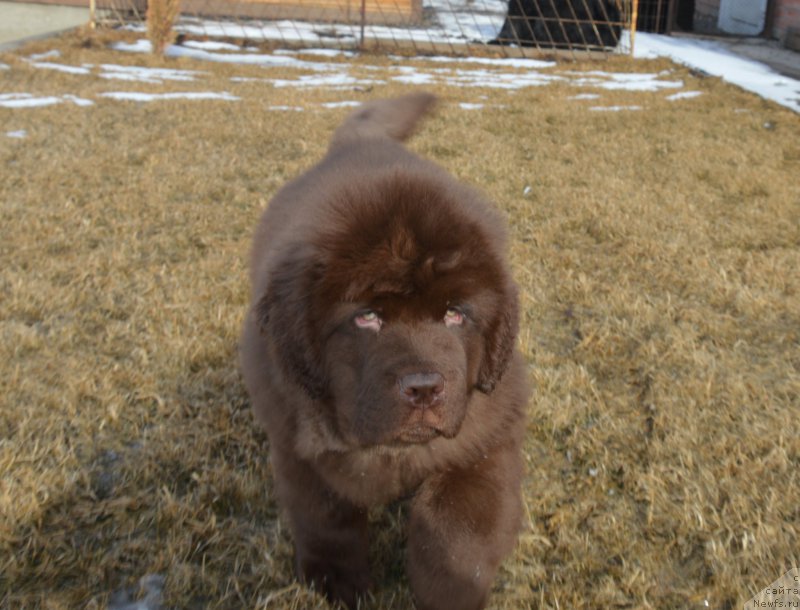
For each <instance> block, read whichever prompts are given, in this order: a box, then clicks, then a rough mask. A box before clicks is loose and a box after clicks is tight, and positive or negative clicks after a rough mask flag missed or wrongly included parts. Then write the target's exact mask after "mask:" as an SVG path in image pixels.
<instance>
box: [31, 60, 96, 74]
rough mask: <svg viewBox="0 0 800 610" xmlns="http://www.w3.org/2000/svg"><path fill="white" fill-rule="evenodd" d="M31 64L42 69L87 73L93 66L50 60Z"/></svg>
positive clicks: (68, 72) (66, 72)
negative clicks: (70, 64) (57, 62)
mask: <svg viewBox="0 0 800 610" xmlns="http://www.w3.org/2000/svg"><path fill="white" fill-rule="evenodd" d="M31 65H32V66H33V67H34V68H39V69H42V70H55V71H56V72H64V73H65V74H79V75H86V74H90V73H91V71H92V67H91V66H89V65H83V66H69V65H66V64H56V63H53V62H49V61H37V62H31Z"/></svg>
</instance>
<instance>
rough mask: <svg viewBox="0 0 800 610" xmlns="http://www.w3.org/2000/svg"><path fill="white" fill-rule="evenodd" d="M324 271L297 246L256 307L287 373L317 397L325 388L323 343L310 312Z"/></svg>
mask: <svg viewBox="0 0 800 610" xmlns="http://www.w3.org/2000/svg"><path fill="white" fill-rule="evenodd" d="M321 274H322V269H321V264H317V263H315V262H314V257H313V255H312V254H311V253H310V252H309V249H308V248H303V247H297V248H295V249H294V250H292V251H290V252H289V253H288V255H287V256H286V257H284V259H283V260H282V261H281V263H280V264H278V265H277V266H276V268H275V270H274V271H273V272H272V276H271V277H270V280H269V283H268V284H267V289H266V292H265V293H264V295H263V296H262V297H261V298H260V299H259V301H258V302H257V303H256V304H255V306H254V314H255V318H256V321H257V323H258V325H259V327H260V328H261V332H262V334H264V335H266V336H268V337H270V338H271V339H272V340H273V341H274V344H275V346H276V347H277V351H278V354H279V356H280V360H281V364H282V366H283V368H284V372H285V373H286V374H287V375H288V376H289V377H291V378H292V379H293V380H294V381H295V382H297V383H298V384H300V386H302V387H303V389H305V391H306V392H307V393H308V395H309V396H311V398H314V399H316V398H321V397H322V396H323V395H324V394H325V391H326V383H325V374H324V370H323V364H322V346H321V345H320V344H319V341H318V340H317V338H316V337H317V336H318V334H317V333H316V329H315V328H314V320H313V317H312V315H311V309H312V303H311V299H312V294H313V286H314V285H315V283H316V282H317V281H318V280H319V278H320V277H321Z"/></svg>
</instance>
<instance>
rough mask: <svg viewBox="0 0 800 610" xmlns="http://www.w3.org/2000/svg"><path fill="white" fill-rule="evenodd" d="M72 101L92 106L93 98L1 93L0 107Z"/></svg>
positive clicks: (78, 104) (30, 106)
mask: <svg viewBox="0 0 800 610" xmlns="http://www.w3.org/2000/svg"><path fill="white" fill-rule="evenodd" d="M65 101H66V102H72V103H73V104H75V105H77V106H91V105H92V104H94V102H92V101H91V100H85V99H82V98H79V97H75V96H74V95H61V96H56V95H45V96H35V95H31V94H30V93H0V107H2V108H38V107H41V106H53V105H55V104H61V103H62V102H65Z"/></svg>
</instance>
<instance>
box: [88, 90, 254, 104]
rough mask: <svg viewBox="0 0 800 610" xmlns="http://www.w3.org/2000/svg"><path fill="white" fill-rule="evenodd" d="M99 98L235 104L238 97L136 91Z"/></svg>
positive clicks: (206, 93) (197, 93) (201, 93)
mask: <svg viewBox="0 0 800 610" xmlns="http://www.w3.org/2000/svg"><path fill="white" fill-rule="evenodd" d="M100 97H105V98H109V99H113V100H118V101H129V102H157V101H164V100H222V101H226V102H235V101H238V100H240V99H241V98H240V97H237V96H235V95H231V94H230V93H228V92H227V91H222V92H213V91H185V92H177V93H141V92H138V91H109V92H106V93H101V94H100Z"/></svg>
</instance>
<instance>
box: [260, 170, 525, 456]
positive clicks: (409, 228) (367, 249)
mask: <svg viewBox="0 0 800 610" xmlns="http://www.w3.org/2000/svg"><path fill="white" fill-rule="evenodd" d="M332 197H333V198H334V201H333V202H332V205H331V206H330V210H329V216H328V217H327V218H325V219H323V222H321V223H320V229H319V230H318V231H317V233H316V235H314V236H313V238H312V239H311V240H310V241H308V242H305V243H302V244H296V245H295V247H294V248H293V249H290V250H288V251H287V252H285V253H284V259H283V260H282V261H280V264H278V265H276V266H275V271H274V272H273V274H272V277H271V278H270V281H269V284H268V288H267V291H266V294H265V295H264V296H263V297H262V298H261V300H260V301H259V302H258V304H257V308H256V315H257V317H258V319H259V322H260V324H261V327H262V331H263V332H264V333H266V334H267V335H269V337H270V338H271V340H272V341H273V342H274V345H275V346H276V349H277V350H278V352H279V354H280V360H281V362H283V363H284V366H285V369H286V373H287V374H288V375H289V376H290V377H291V378H292V379H293V380H294V381H295V382H296V383H297V384H298V385H299V386H300V387H301V388H302V389H303V391H305V392H307V393H308V394H309V395H310V396H311V397H312V398H314V399H316V400H318V401H319V404H320V408H325V409H328V410H329V411H330V413H331V418H330V419H331V421H332V422H333V425H334V426H335V427H336V431H337V432H338V434H339V435H340V436H341V437H342V438H343V439H345V440H346V441H348V442H350V443H351V444H353V445H358V446H369V445H376V444H394V443H420V442H426V441H429V440H431V439H433V438H436V437H438V436H444V437H453V436H455V435H456V434H457V433H458V431H459V429H460V426H461V423H462V421H463V419H464V416H465V414H466V408H467V404H468V399H469V396H470V395H471V393H472V392H474V391H480V392H484V393H489V392H491V391H492V390H493V389H494V386H495V384H496V383H497V382H498V381H499V380H500V378H501V377H502V375H503V372H504V371H505V369H506V367H507V365H508V362H509V360H510V357H511V354H512V351H513V347H514V342H515V339H516V334H517V318H518V306H517V294H516V288H515V286H514V283H513V281H512V280H511V278H510V276H509V274H508V271H507V269H506V266H505V264H504V261H503V255H502V251H503V249H504V248H505V239H504V231H503V228H502V223H500V221H499V219H498V218H497V216H496V214H495V213H494V212H492V211H491V208H489V206H488V204H486V203H484V202H483V201H482V200H481V199H480V196H479V195H477V194H476V193H474V192H473V191H471V190H470V189H467V188H465V187H463V186H461V185H459V184H458V183H456V182H455V181H453V180H452V179H449V178H447V177H446V176H444V175H443V174H442V173H441V172H432V173H431V174H430V175H427V176H426V175H419V174H418V173H415V174H414V175H409V174H406V173H403V172H394V173H392V174H387V175H385V176H382V177H379V178H373V179H371V180H366V181H365V183H363V184H358V185H348V186H347V187H345V188H342V189H340V190H339V191H338V192H337V193H335V194H332Z"/></svg>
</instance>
